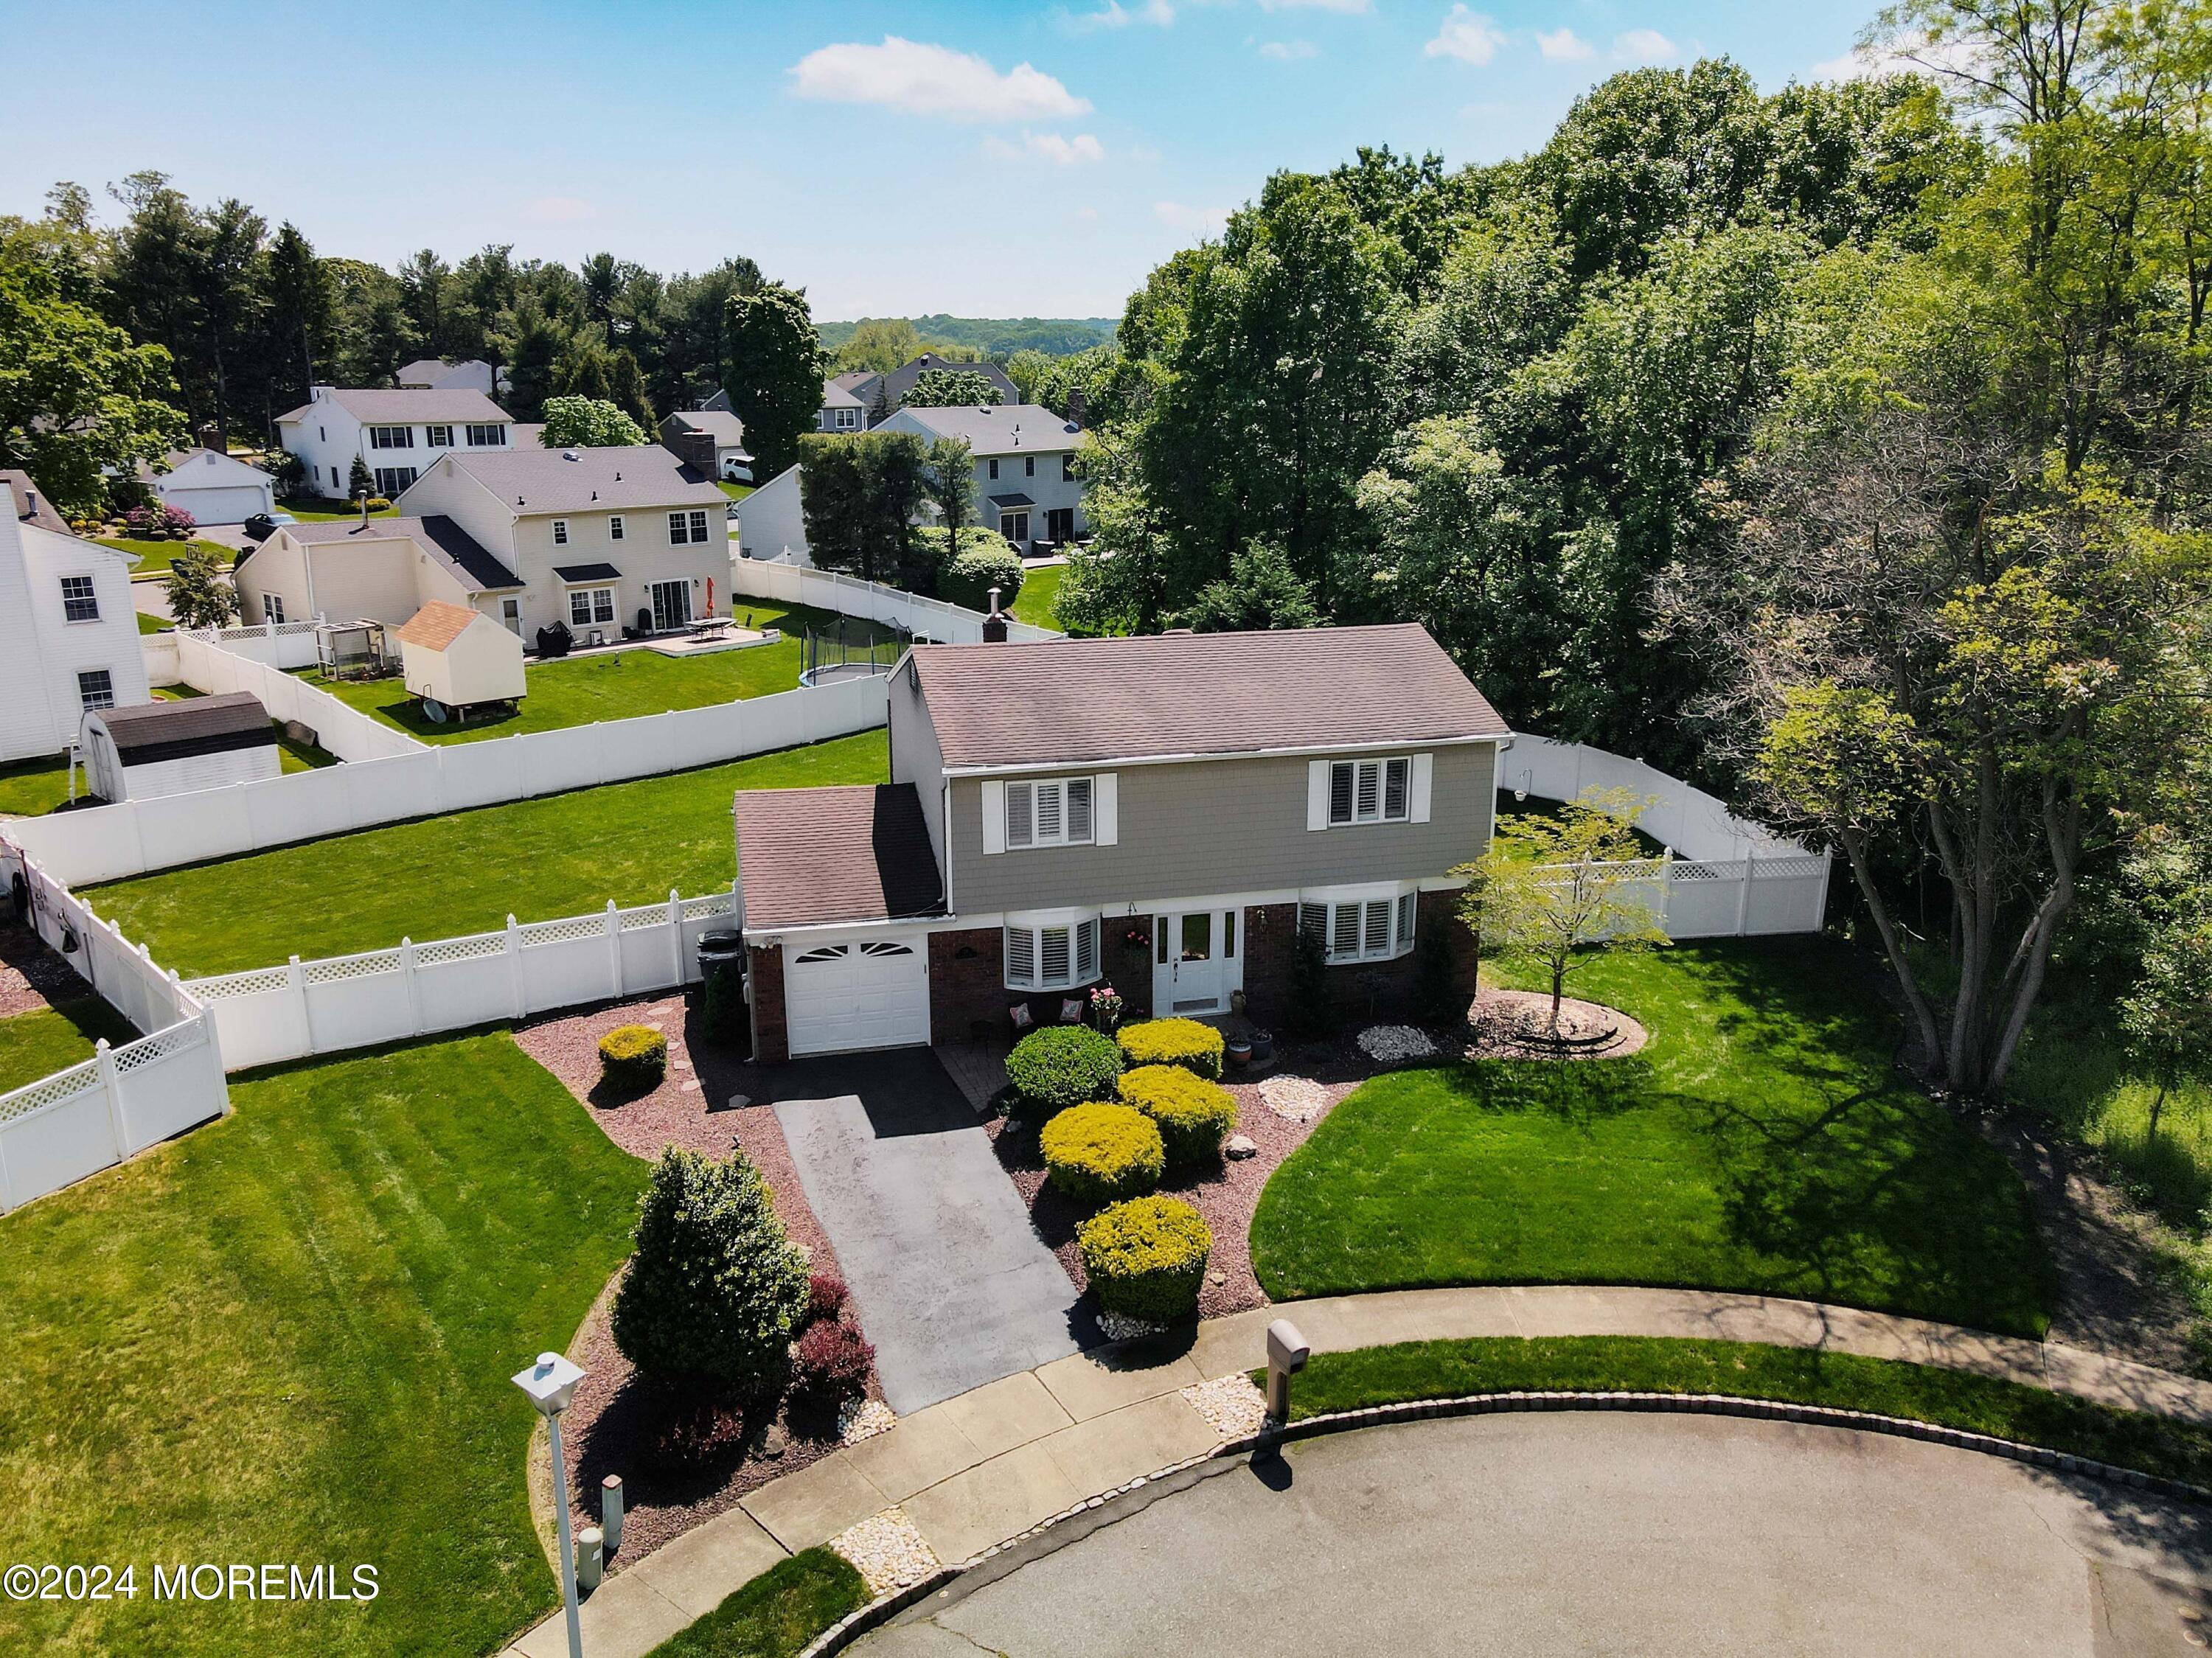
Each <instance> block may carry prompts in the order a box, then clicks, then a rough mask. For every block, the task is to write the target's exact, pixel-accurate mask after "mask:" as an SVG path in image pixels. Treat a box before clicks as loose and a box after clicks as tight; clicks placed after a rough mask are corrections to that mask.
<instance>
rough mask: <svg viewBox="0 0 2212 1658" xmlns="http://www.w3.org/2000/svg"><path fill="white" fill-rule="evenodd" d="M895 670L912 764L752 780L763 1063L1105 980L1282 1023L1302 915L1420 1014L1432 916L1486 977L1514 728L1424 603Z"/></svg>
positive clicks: (1387, 996) (918, 655)
mask: <svg viewBox="0 0 2212 1658" xmlns="http://www.w3.org/2000/svg"><path fill="white" fill-rule="evenodd" d="M1508 742H1510V732H1508V731H1507V728H1506V726H1505V722H1504V720H1501V719H1499V718H1498V714H1497V712H1496V710H1494V709H1493V708H1492V707H1491V706H1490V704H1489V703H1488V702H1487V701H1485V700H1484V698H1483V696H1482V695H1481V693H1480V692H1479V691H1478V690H1476V689H1475V688H1474V686H1473V685H1472V684H1470V683H1468V679H1467V677H1466V676H1465V675H1464V674H1462V672H1461V671H1459V669H1458V667H1457V666H1456V665H1454V663H1453V662H1452V660H1451V659H1450V658H1449V657H1448V656H1447V655H1445V653H1443V649H1442V648H1441V647H1438V646H1437V643H1436V641H1434V640H1432V639H1431V638H1430V637H1429V635H1427V633H1426V632H1425V631H1424V630H1423V629H1420V628H1419V627H1418V626H1413V625H1410V624H1407V625H1401V626H1395V627H1373V628H1331V629H1312V630H1310V631H1304V632H1279V633H1249V634H1187V633H1183V634H1166V635H1154V636H1150V637H1142V638H1134V639H1083V640H1056V641H1049V642H1046V643H1040V644H1021V645H1017V644H1007V643H996V644H984V645H926V646H918V647H915V649H914V650H912V651H911V652H909V653H908V655H907V657H906V659H905V660H904V661H903V662H902V663H901V665H900V666H899V668H898V669H897V671H896V672H895V673H894V674H893V675H892V677H891V681H890V774H891V781H890V784H889V785H888V786H878V787H874V788H860V789H841V788H823V789H775V790H757V791H756V790H749V791H746V792H744V793H740V794H738V797H737V800H736V805H735V822H736V828H737V843H738V884H739V898H740V906H741V914H740V924H741V926H743V928H744V938H745V943H746V946H747V974H748V991H747V993H748V996H749V998H750V1002H751V1008H752V1022H753V1041H754V1052H755V1054H756V1056H757V1057H758V1058H760V1059H762V1060H781V1059H784V1058H787V1057H795V1056H798V1055H800V1054H815V1053H830V1052H837V1051H842V1050H847V1049H859V1048H890V1047H901V1046H906V1045H909V1044H915V1043H921V1042H932V1041H934V1042H946V1041H966V1040H969V1038H970V1037H971V1035H976V1034H982V1035H1003V1034H1005V1033H1006V1031H1007V1030H1008V1028H1009V1025H1008V1013H1009V1009H1010V1008H1011V1007H1012V1005H1014V1004H1016V1003H1023V1004H1025V1005H1028V1006H1029V1007H1030V1011H1031V1014H1032V1017H1035V1018H1036V1019H1037V1020H1038V1021H1039V1022H1040V1023H1053V1022H1054V1021H1056V1020H1057V1019H1058V1017H1059V1016H1060V1005H1061V1002H1062V1000H1063V999H1067V998H1077V997H1080V996H1081V995H1083V994H1084V993H1085V992H1086V991H1087V990H1088V989H1089V988H1090V987H1091V986H1093V985H1096V984H1099V983H1102V982H1110V983H1111V984H1112V985H1113V986H1114V987H1115V989H1117V990H1119V991H1120V992H1121V994H1122V995H1123V996H1124V997H1125V998H1127V1000H1128V1002H1129V1004H1130V1006H1131V1009H1132V1017H1139V1015H1140V1014H1141V1013H1142V1012H1143V1011H1150V1012H1151V1013H1152V1014H1153V1015H1156V1016H1165V1015H1169V1014H1194V1015H1205V1014H1214V1013H1220V1012H1224V1011H1228V1009H1229V1008H1230V1007H1231V999H1232V998H1234V997H1235V996H1236V995H1237V993H1239V992H1242V993H1243V997H1244V999H1245V1001H1246V1005H1247V1006H1248V1009H1249V1012H1250V1014H1251V1016H1252V1017H1254V1018H1255V1019H1256V1020H1259V1021H1260V1022H1261V1023H1263V1024H1264V1023H1273V1022H1275V1021H1278V1020H1280V1019H1281V1018H1283V1017H1285V1015H1286V1013H1287V1012H1288V1011H1289V1006H1290V996H1291V976H1292V972H1293V965H1294V961H1295V957H1296V951H1297V937H1298V933H1299V931H1300V930H1301V928H1304V929H1310V930H1311V931H1312V932H1315V933H1316V935H1317V936H1318V937H1319V938H1321V939H1322V942H1323V946H1324V949H1325V950H1326V953H1327V957H1328V962H1329V963H1330V970H1329V977H1330V979H1331V981H1332V983H1333V988H1334V993H1335V994H1336V996H1337V999H1338V1000H1339V1002H1340V1005H1343V1006H1345V1007H1346V1008H1347V1009H1357V1010H1358V1011H1359V1012H1360V1014H1361V1015H1362V1016H1363V1017H1367V1016H1370V1015H1371V1016H1372V1017H1382V1018H1389V1017H1406V1015H1407V1013H1408V1011H1410V1009H1409V1003H1410V999H1411V997H1412V994H1413V988H1414V977H1415V964H1414V962H1413V949H1414V945H1415V941H1416V940H1417V939H1418V938H1419V937H1420V936H1421V934H1422V933H1424V932H1428V931H1430V930H1431V929H1435V930H1440V931H1441V932H1443V936H1444V937H1445V938H1448V939H1449V940H1450V941H1451V944H1452V948H1453V949H1454V950H1455V953H1456V954H1457V956H1458V957H1459V959H1460V961H1461V966H1462V976H1463V977H1467V976H1468V975H1467V974H1466V969H1467V965H1468V961H1469V959H1470V958H1471V956H1472V943H1471V940H1469V939H1468V937H1467V934H1466V931H1465V928H1464V926H1463V925H1462V923H1461V922H1460V921H1459V920H1458V918H1457V913H1456V903H1457V895H1458V890H1459V886H1460V883H1459V882H1458V881H1457V880H1456V879H1455V878H1454V877H1453V875H1452V871H1453V870H1454V869H1455V868H1456V867H1458V866H1459V865H1462V864H1464V863H1466V862H1468V860H1469V859H1474V858H1477V857H1480V855H1481V854H1482V853H1483V852H1484V851H1486V849H1487V848H1488V847H1489V844H1490V836H1491V827H1492V823H1491V819H1492V807H1493V801H1494V793H1493V788H1494V779H1495V777H1496V775H1497V756H1498V749H1499V747H1500V746H1501V745H1502V744H1505V743H1508ZM1467 988H1468V993H1469V994H1470V995H1472V993H1473V984H1472V981H1471V977H1469V978H1468V984H1467Z"/></svg>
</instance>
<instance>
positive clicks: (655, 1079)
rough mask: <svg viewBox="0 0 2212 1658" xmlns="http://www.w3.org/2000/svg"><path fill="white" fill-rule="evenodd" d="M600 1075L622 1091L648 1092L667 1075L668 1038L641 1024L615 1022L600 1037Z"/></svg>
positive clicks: (629, 1092)
mask: <svg viewBox="0 0 2212 1658" xmlns="http://www.w3.org/2000/svg"><path fill="white" fill-rule="evenodd" d="M599 1074H600V1075H601V1076H602V1077H604V1078H605V1079H606V1083H607V1085H608V1086H609V1087H610V1088H616V1089H619V1090H622V1091H623V1093H626V1094H644V1093H647V1092H650V1091H651V1090H653V1089H656V1088H658V1087H659V1086H660V1079H661V1078H663V1077H665V1076H666V1075H667V1074H668V1038H667V1037H665V1036H664V1035H661V1034H660V1033H659V1031H658V1030H653V1029H647V1027H646V1026H644V1025H641V1024H625V1025H617V1027H616V1028H615V1029H612V1030H610V1031H609V1032H607V1034H606V1035H604V1036H602V1037H600V1038H599Z"/></svg>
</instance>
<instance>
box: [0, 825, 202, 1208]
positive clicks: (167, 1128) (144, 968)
mask: <svg viewBox="0 0 2212 1658" xmlns="http://www.w3.org/2000/svg"><path fill="white" fill-rule="evenodd" d="M18 870H20V871H21V872H22V873H23V876H24V878H25V879H26V881H27V883H28V884H29V885H30V889H31V920H32V925H33V926H34V927H35V928H36V929H37V931H38V933H39V936H40V938H43V939H45V940H46V943H47V944H51V945H52V947H53V948H54V949H56V950H59V951H61V952H62V959H63V960H64V961H65V962H67V963H69V964H70V967H72V968H73V969H76V972H77V973H78V974H79V975H82V977H83V978H84V979H85V981H87V983H88V984H89V985H90V986H91V987H92V988H93V989H94V990H95V991H97V992H98V993H100V996H101V997H102V998H103V999H105V1000H106V1001H107V1002H108V1003H109V1004H110V1005H112V1006H113V1007H114V1008H115V1009H116V1010H117V1011H118V1012H120V1013H121V1014H122V1015H123V1016H124V1017H125V1018H127V1019H129V1020H130V1021H131V1023H132V1024H134V1025H136V1026H137V1028H138V1029H141V1030H143V1031H144V1032H146V1033H147V1034H146V1035H143V1036H142V1037H141V1038H140V1039H139V1040H137V1042H125V1044H124V1045H123V1046H122V1047H120V1048H110V1047H109V1046H108V1045H107V1043H106V1042H105V1041H104V1040H103V1041H102V1042H100V1044H99V1047H98V1049H97V1050H96V1051H95V1053H94V1055H93V1057H92V1058H91V1059H89V1060H85V1061H83V1062H82V1064H80V1065H74V1066H70V1067H69V1068H68V1069H67V1070H65V1071H58V1072H55V1073H54V1074H53V1075H52V1076H51V1077H47V1078H42V1079H41V1080H40V1081H38V1082H34V1083H33V1084H30V1085H29V1086H28V1087H27V1088H19V1089H16V1090H15V1091H13V1092H12V1093H8V1094H0V1211H5V1210H9V1209H13V1208H15V1206H18V1205H19V1204H23V1203H27V1202H28V1201H30V1199H33V1198H35V1197H40V1196H43V1195H44V1194H45V1193H48V1192H52V1191H57V1190H58V1189H59V1188H60V1187H64V1186H67V1185H69V1184H70V1183H71V1182H72V1181H80V1180H82V1179H83V1178H84V1177H85V1176H86V1175H92V1174H95V1173H97V1172H98V1171H99V1170H100V1169H106V1168H107V1167H109V1166H110V1165H111V1164H113V1163H120V1162H122V1161H123V1159H124V1158H125V1157H130V1156H131V1155H132V1154H133V1153H134V1152H138V1151H144V1150H145V1149H146V1148H147V1147H148V1146H149V1145H155V1144H156V1143H158V1142H159V1141H161V1140H165V1139H170V1138H171V1137H172V1136H173V1135H176V1134H180V1133H183V1132H184V1131H185V1129H187V1128H190V1127H193V1126H194V1125H195V1124H197V1123H202V1122H205V1121H208V1120H209V1119H210V1118H212V1117H219V1116H222V1114H224V1113H225V1112H227V1111H228V1110H229V1109H230V1090H229V1089H228V1087H227V1086H226V1085H225V1084H224V1082H223V1066H222V1050H221V1048H219V1047H218V1046H217V1044H216V1026H215V1021H214V1019H213V1017H211V1016H210V1014H209V1013H208V1012H207V1011H205V1010H204V1009H203V1008H202V1007H201V1006H200V1005H199V1004H198V1003H197V1001H195V1000H194V999H193V998H192V997H191V995H190V994H189V993H187V992H185V990H184V988H183V987H181V986H179V984H178V982H177V981H176V978H175V975H171V974H165V973H163V972H162V971H161V969H159V968H157V967H155V965H154V963H153V961H152V959H151V958H150V957H149V956H148V955H147V953H146V951H145V950H144V949H143V947H141V948H137V949H133V948H132V947H131V945H130V944H128V943H126V942H125V939H124V938H123V936H122V935H121V934H120V933H119V932H117V931H116V930H115V928H114V927H113V926H112V925H110V924H109V923H107V922H106V921H103V920H100V919H99V918H98V917H97V916H95V915H94V914H92V913H91V912H90V911H88V910H87V909H86V908H85V907H84V906H83V904H82V903H81V902H78V901H77V899H76V897H75V896H73V895H71V894H70V892H69V891H68V890H66V889H64V887H62V886H61V884H59V883H58V882H57V881H55V880H54V879H53V878H52V877H51V876H49V875H48V874H46V872H45V871H43V870H41V869H40V867H39V866H38V865H37V864H36V863H35V862H34V861H33V860H31V859H27V858H26V857H24V856H23V855H22V854H21V852H20V851H18V850H17V849H16V848H15V847H9V845H7V844H6V843H5V842H4V841H0V879H4V878H7V877H9V876H12V875H14V874H15V872H17V871H18Z"/></svg>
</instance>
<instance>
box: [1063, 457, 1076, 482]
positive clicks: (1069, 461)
mask: <svg viewBox="0 0 2212 1658" xmlns="http://www.w3.org/2000/svg"><path fill="white" fill-rule="evenodd" d="M1060 482H1061V483H1074V482H1075V457H1074V456H1073V455H1062V456H1061V457H1060Z"/></svg>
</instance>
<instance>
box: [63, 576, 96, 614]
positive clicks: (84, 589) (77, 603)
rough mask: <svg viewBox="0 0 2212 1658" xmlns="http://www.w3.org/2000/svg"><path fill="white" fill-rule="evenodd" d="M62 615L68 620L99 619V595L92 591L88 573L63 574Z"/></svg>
mask: <svg viewBox="0 0 2212 1658" xmlns="http://www.w3.org/2000/svg"><path fill="white" fill-rule="evenodd" d="M62 616H63V617H64V620H66V621H70V622H97V621H99V620H100V595H99V594H98V593H97V592H94V591H93V586H92V578H91V577H90V576H88V575H65V576H64V577H63V578H62Z"/></svg>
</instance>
